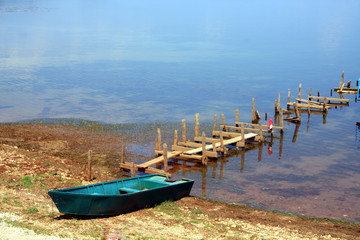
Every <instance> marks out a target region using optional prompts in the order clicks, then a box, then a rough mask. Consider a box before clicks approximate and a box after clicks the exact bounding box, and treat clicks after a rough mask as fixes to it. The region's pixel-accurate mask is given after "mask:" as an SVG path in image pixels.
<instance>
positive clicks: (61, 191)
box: [48, 174, 194, 197]
mask: <svg viewBox="0 0 360 240" xmlns="http://www.w3.org/2000/svg"><path fill="white" fill-rule="evenodd" d="M154 176H161V177H166V178H168V177H167V176H166V175H162V174H149V175H142V176H138V177H136V178H137V179H141V178H150V177H154ZM126 179H128V178H124V179H118V180H113V181H109V182H101V183H94V184H90V185H84V186H78V187H72V188H63V189H55V190H50V191H48V194H52V193H54V194H62V195H75V196H78V197H80V196H86V197H90V196H91V197H109V196H113V197H122V196H125V195H130V194H138V193H142V192H144V191H151V190H156V189H159V188H169V187H170V188H171V187H174V186H176V185H180V184H185V183H189V182H194V180H192V179H187V178H182V179H181V180H180V181H184V182H181V183H177V182H178V181H176V182H174V183H167V184H166V185H164V186H161V187H156V188H149V189H146V190H139V191H138V192H131V193H125V194H106V193H96V194H93V193H76V192H72V190H78V189H85V188H89V187H94V186H103V185H104V184H113V183H118V182H122V181H124V180H125V181H126ZM131 180H134V178H131V179H130V180H129V181H131ZM154 182H156V181H154ZM159 183H160V184H162V183H161V182H159Z"/></svg>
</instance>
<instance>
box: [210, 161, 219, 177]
mask: <svg viewBox="0 0 360 240" xmlns="http://www.w3.org/2000/svg"><path fill="white" fill-rule="evenodd" d="M217 165H218V163H217V162H215V163H214V166H213V167H212V168H213V170H212V176H211V177H212V178H215V177H216V169H217Z"/></svg>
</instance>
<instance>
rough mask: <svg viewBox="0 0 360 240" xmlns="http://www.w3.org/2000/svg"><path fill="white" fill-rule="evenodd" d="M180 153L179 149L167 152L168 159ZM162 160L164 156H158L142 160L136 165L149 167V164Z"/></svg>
mask: <svg viewBox="0 0 360 240" xmlns="http://www.w3.org/2000/svg"><path fill="white" fill-rule="evenodd" d="M181 153H182V152H181V151H173V152H168V154H167V158H168V159H169V158H172V157H174V156H177V155H180V154H181ZM162 161H164V156H160V157H157V158H154V159H152V160H150V161H147V162H144V163H142V164H140V165H137V167H139V168H147V167H149V166H151V165H154V164H156V163H160V162H162Z"/></svg>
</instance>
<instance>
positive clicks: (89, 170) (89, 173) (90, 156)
mask: <svg viewBox="0 0 360 240" xmlns="http://www.w3.org/2000/svg"><path fill="white" fill-rule="evenodd" d="M91 159H92V151H91V150H89V151H88V181H91V179H92V176H91Z"/></svg>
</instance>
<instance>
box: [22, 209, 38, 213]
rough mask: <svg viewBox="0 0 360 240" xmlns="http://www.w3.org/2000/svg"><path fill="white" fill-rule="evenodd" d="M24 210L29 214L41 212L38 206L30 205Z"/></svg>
mask: <svg viewBox="0 0 360 240" xmlns="http://www.w3.org/2000/svg"><path fill="white" fill-rule="evenodd" d="M23 212H24V213H27V214H36V213H38V212H39V210H38V209H37V208H36V207H29V208H27V209H24V210H23Z"/></svg>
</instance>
